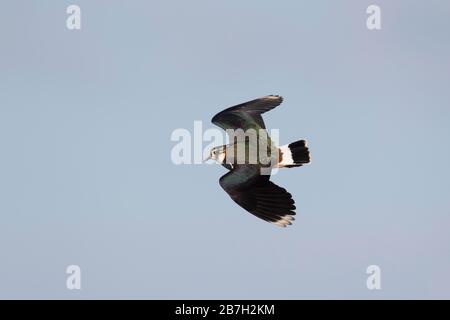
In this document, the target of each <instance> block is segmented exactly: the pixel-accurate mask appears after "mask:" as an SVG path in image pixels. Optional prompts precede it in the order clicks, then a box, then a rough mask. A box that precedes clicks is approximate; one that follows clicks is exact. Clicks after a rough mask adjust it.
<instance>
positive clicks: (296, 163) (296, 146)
mask: <svg viewBox="0 0 450 320" xmlns="http://www.w3.org/2000/svg"><path fill="white" fill-rule="evenodd" d="M282 102H283V98H282V97H281V96H275V95H270V96H266V97H262V98H259V99H255V100H252V101H248V102H244V103H242V104H239V105H236V106H233V107H230V108H228V109H225V110H223V111H221V112H219V113H218V114H216V115H215V116H214V117H213V118H212V120H211V121H212V123H214V124H215V125H217V126H219V127H220V128H222V129H224V130H225V131H226V132H227V133H228V135H229V137H230V144H228V145H223V146H218V147H214V148H213V149H212V150H211V152H210V155H209V157H208V158H207V159H206V160H208V159H213V160H215V161H216V162H218V163H220V164H221V165H223V166H224V167H225V168H226V169H228V170H229V172H228V173H226V174H225V175H224V176H222V177H221V178H220V180H219V184H220V186H221V187H222V188H223V189H224V190H225V192H227V193H228V195H229V196H230V197H231V199H233V200H234V201H235V202H236V203H237V204H238V205H240V206H241V207H242V208H244V209H245V210H247V211H248V212H250V213H251V214H253V215H255V216H256V217H258V218H260V219H263V220H265V221H268V222H270V223H272V224H275V225H277V226H280V227H286V226H287V225H291V224H292V221H293V220H295V219H294V216H295V211H294V210H295V205H294V204H295V202H294V200H293V199H292V195H291V194H290V193H289V192H287V191H286V189H284V188H281V187H279V186H277V185H276V184H275V183H273V182H272V181H270V174H271V170H272V169H273V168H293V167H300V166H302V165H304V164H306V163H309V162H310V156H309V150H308V147H307V145H306V141H305V140H299V141H296V142H293V143H290V144H288V145H284V146H276V145H275V144H274V143H273V142H272V140H271V139H270V137H269V134H268V133H267V130H266V127H265V124H264V121H263V119H262V116H261V115H262V114H263V113H265V112H267V111H269V110H272V109H274V108H275V107H277V106H279V105H280V104H281V103H282Z"/></svg>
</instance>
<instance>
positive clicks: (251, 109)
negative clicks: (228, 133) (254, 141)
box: [211, 96, 283, 131]
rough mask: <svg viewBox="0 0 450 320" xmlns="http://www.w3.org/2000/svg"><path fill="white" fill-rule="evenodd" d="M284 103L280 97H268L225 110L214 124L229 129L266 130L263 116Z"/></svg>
mask: <svg viewBox="0 0 450 320" xmlns="http://www.w3.org/2000/svg"><path fill="white" fill-rule="evenodd" d="M282 102H283V98H282V97H280V96H266V97H262V98H259V99H255V100H252V101H248V102H244V103H241V104H238V105H236V106H233V107H230V108H228V109H225V110H223V111H221V112H219V113H218V114H216V115H215V116H214V117H213V118H212V120H211V121H212V123H214V124H215V125H217V126H219V127H221V128H222V129H224V130H227V129H233V130H236V129H243V130H244V131H245V130H248V129H250V128H252V129H260V128H261V129H265V125H264V121H263V118H262V117H261V114H263V113H264V112H267V111H269V110H272V109H273V108H275V107H276V106H279V105H280V104H281V103H282Z"/></svg>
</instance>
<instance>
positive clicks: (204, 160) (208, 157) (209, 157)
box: [203, 155, 211, 162]
mask: <svg viewBox="0 0 450 320" xmlns="http://www.w3.org/2000/svg"><path fill="white" fill-rule="evenodd" d="M208 160H211V155H209V156H207V157H206V158H205V159H203V162H206V161H208Z"/></svg>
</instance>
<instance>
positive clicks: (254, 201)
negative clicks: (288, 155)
mask: <svg viewBox="0 0 450 320" xmlns="http://www.w3.org/2000/svg"><path fill="white" fill-rule="evenodd" d="M259 170H260V166H255V165H238V166H235V167H234V169H233V170H232V171H230V172H228V173H227V174H225V175H224V176H222V177H221V178H220V181H219V183H220V186H221V187H222V188H223V189H224V190H225V191H226V192H227V193H228V195H229V196H230V197H231V199H233V200H234V202H236V203H237V204H238V205H240V206H241V207H242V208H244V209H245V210H247V211H248V212H250V213H251V214H253V215H255V216H257V217H258V218H260V219H263V220H265V221H268V222H270V223H273V224H275V225H278V226H280V227H286V226H287V225H290V224H292V221H293V220H294V215H295V212H294V210H295V205H294V200H293V199H292V196H291V194H290V193H289V192H287V191H286V189H284V188H281V187H279V186H277V185H276V184H274V183H273V182H272V181H270V180H269V178H270V176H268V175H260V171H259Z"/></svg>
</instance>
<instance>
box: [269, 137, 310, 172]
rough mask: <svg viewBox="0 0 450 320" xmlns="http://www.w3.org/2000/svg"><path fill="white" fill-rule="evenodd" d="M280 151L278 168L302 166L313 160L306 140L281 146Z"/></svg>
mask: <svg viewBox="0 0 450 320" xmlns="http://www.w3.org/2000/svg"><path fill="white" fill-rule="evenodd" d="M279 152H280V158H279V162H278V165H277V167H278V168H292V167H300V166H302V165H303V164H305V163H309V162H310V161H311V159H310V157H309V150H308V147H307V145H306V141H305V140H299V141H295V142H292V143H290V144H287V145H285V146H281V147H280V148H279Z"/></svg>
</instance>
